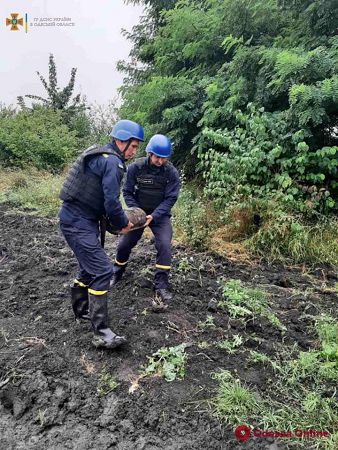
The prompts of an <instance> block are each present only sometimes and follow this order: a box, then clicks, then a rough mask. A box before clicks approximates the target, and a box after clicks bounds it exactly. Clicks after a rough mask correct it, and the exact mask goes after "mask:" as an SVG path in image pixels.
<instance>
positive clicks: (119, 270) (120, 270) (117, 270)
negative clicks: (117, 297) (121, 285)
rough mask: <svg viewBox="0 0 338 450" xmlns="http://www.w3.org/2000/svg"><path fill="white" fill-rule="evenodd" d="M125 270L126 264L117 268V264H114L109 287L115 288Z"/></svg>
mask: <svg viewBox="0 0 338 450" xmlns="http://www.w3.org/2000/svg"><path fill="white" fill-rule="evenodd" d="M126 268H127V264H125V265H124V266H119V265H117V264H114V267H113V276H112V279H111V280H110V287H113V286H115V284H117V283H118V282H119V281H121V279H122V276H123V274H124V272H125V271H126Z"/></svg>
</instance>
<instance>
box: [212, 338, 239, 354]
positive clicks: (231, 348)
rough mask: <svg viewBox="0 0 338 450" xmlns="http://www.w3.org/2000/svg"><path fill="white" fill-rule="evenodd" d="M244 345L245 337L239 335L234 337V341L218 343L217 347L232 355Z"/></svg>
mask: <svg viewBox="0 0 338 450" xmlns="http://www.w3.org/2000/svg"><path fill="white" fill-rule="evenodd" d="M242 344H243V337H242V336H240V335H239V334H235V335H234V336H232V340H224V341H221V342H218V343H217V347H218V348H221V349H222V350H226V351H227V352H228V353H230V354H231V355H232V354H233V353H235V352H236V349H237V348H238V347H240V346H241V345H242Z"/></svg>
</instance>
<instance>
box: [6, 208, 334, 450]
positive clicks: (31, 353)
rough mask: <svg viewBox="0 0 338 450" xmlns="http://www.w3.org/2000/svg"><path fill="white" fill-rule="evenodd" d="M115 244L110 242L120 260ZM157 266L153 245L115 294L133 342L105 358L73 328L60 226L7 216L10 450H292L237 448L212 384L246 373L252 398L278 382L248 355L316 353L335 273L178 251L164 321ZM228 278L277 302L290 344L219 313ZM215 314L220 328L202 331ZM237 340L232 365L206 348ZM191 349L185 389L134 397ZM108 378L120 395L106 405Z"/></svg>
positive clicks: (120, 324)
mask: <svg viewBox="0 0 338 450" xmlns="http://www.w3.org/2000/svg"><path fill="white" fill-rule="evenodd" d="M114 239H115V238H108V239H107V241H108V245H107V251H108V253H109V254H110V255H111V257H112V258H113V254H114ZM154 255H155V252H154V246H153V244H152V243H151V241H150V240H149V239H148V238H145V239H143V241H142V244H140V245H139V246H138V247H137V249H135V251H134V253H133V257H132V260H131V263H130V265H129V267H128V274H127V275H126V277H125V279H124V280H123V281H122V282H121V283H120V284H119V285H118V286H117V287H116V289H115V290H114V291H112V292H110V305H109V310H110V321H111V327H112V328H113V329H114V330H117V331H118V332H119V333H122V334H124V335H126V336H127V337H128V344H127V345H126V346H124V347H123V348H122V349H119V350H115V351H97V350H95V349H94V348H92V346H91V342H90V341H91V331H90V328H89V326H88V325H85V326H80V325H77V324H75V322H74V320H73V317H72V313H71V308H70V304H69V285H70V283H71V281H72V277H73V275H74V272H75V269H76V264H75V260H74V258H73V257H72V254H71V252H70V250H69V249H68V248H67V246H66V245H65V243H64V241H63V239H62V238H61V236H60V235H59V232H58V228H57V222H56V220H50V219H45V218H41V217H38V216H34V215H31V214H30V212H28V211H26V212H18V211H13V210H11V209H10V208H9V207H8V206H5V205H0V284H1V286H0V296H1V300H0V449H1V450H4V449H6V450H10V449H25V450H30V449H34V450H40V449H44V450H45V449H53V450H54V449H55V450H63V449H80V450H82V449H83V450H85V449H95V450H100V449H118V450H131V449H133V450H141V449H146V450H155V449H165V450H179V449H184V450H190V449H191V450H192V449H194V450H195V449H196V450H197V449H198V450H200V449H210V450H225V449H229V450H232V449H258V450H263V449H266V450H268V449H270V450H277V449H280V450H282V449H285V448H286V447H285V444H284V443H283V442H281V441H278V442H273V440H269V441H268V440H260V441H257V440H253V439H251V440H249V441H247V442H246V443H245V444H240V443H239V442H237V440H236V439H235V437H234V433H233V429H232V428H230V427H222V426H221V425H220V423H219V422H218V421H217V419H216V418H215V417H213V416H212V414H211V412H210V409H209V406H208V405H210V399H212V398H213V396H214V395H215V388H216V381H215V380H214V379H213V378H212V376H211V374H212V373H213V372H216V371H217V370H219V369H221V368H222V369H228V370H230V371H232V372H233V373H236V371H237V374H238V377H239V378H240V379H241V380H242V381H245V382H246V383H247V384H248V385H249V386H250V387H251V388H252V390H254V391H255V390H258V391H260V392H264V390H266V389H269V387H268V386H269V382H270V383H271V379H273V374H272V373H271V372H269V370H268V369H267V368H265V369H264V368H262V367H261V366H257V364H256V365H255V364H251V363H250V362H248V358H247V354H248V351H249V350H250V349H254V350H257V351H260V352H263V353H266V354H272V353H273V352H274V349H275V345H278V344H282V340H283V342H284V344H286V345H292V344H293V343H297V344H298V345H299V347H300V349H305V350H307V349H309V348H312V346H313V345H314V339H315V338H314V337H313V335H312V334H311V333H310V332H309V328H308V325H309V315H314V314H317V313H319V312H321V311H323V310H325V312H327V313H330V312H331V313H334V311H335V308H336V307H335V305H336V297H335V294H333V293H332V291H330V289H329V287H330V286H331V287H332V286H333V285H334V284H335V283H336V282H337V277H336V274H335V273H333V272H332V271H330V270H327V269H325V268H318V269H315V270H312V271H309V270H304V268H303V269H302V268H300V267H294V268H283V267H279V266H269V265H267V264H264V263H262V262H258V261H256V262H253V263H252V264H244V263H240V262H238V263H236V262H234V261H228V260H226V259H221V258H219V257H215V256H212V255H208V254H206V253H194V252H192V251H190V250H188V249H186V248H183V247H180V246H176V247H175V249H174V267H175V269H174V270H173V271H172V275H171V286H172V291H173V293H174V301H173V305H172V307H171V308H170V309H169V310H168V311H167V312H164V313H153V312H152V311H151V308H150V304H151V299H152V289H151V287H152V282H151V281H152V270H153V264H154ZM182 261H183V262H182ZM220 276H223V277H225V278H226V279H230V278H236V279H240V280H242V281H243V282H245V283H248V284H249V285H250V286H258V287H260V288H263V289H265V290H267V291H269V293H270V295H271V301H272V304H273V310H274V312H275V313H276V314H277V315H278V317H279V318H280V319H281V320H282V322H283V323H284V324H285V325H286V326H287V332H286V333H285V336H284V337H283V336H282V334H281V332H280V331H279V330H278V329H276V328H274V327H272V326H270V325H269V324H268V323H262V321H257V322H255V323H249V324H248V325H247V327H246V328H245V329H243V327H242V325H241V323H239V322H238V321H236V320H230V319H229V317H228V315H227V314H226V313H225V312H224V311H217V310H216V311H210V310H209V309H208V303H209V302H210V300H211V299H212V298H215V299H219V298H220V287H219V284H218V283H217V279H218V278H219V277H220ZM207 315H212V316H213V320H214V323H215V327H212V328H207V327H206V328H203V327H202V328H201V327H200V326H198V323H199V321H201V322H203V321H205V320H206V317H207ZM234 334H241V335H242V336H244V337H245V339H246V342H245V344H244V346H243V348H242V349H241V351H240V352H237V353H236V354H233V355H229V354H228V353H226V352H225V351H224V350H222V349H219V348H217V347H216V346H215V345H211V346H210V347H209V348H204V349H201V348H199V347H198V346H197V343H199V342H203V341H204V342H208V343H214V342H217V341H219V340H221V339H224V338H227V337H231V336H232V335H234ZM253 337H254V338H253ZM182 342H185V343H188V344H189V346H188V347H187V350H186V351H187V354H188V360H187V364H186V369H185V378H184V380H182V381H181V380H175V381H173V382H171V383H169V382H166V381H165V380H164V379H162V378H156V377H155V378H154V377H153V378H147V379H142V380H140V381H139V384H138V386H137V385H136V389H135V390H134V392H130V387H131V386H132V385H135V380H136V379H137V378H138V376H139V373H140V372H139V370H140V366H141V365H143V364H145V363H146V362H147V356H150V355H151V354H152V353H153V352H155V351H156V350H158V349H159V348H160V347H162V346H173V345H178V344H180V343H182ZM102 370H106V371H107V372H108V373H110V374H112V375H113V376H114V377H115V379H116V380H117V381H118V383H119V385H118V387H117V388H116V389H115V390H114V391H112V392H110V393H108V394H107V395H105V396H102V397H100V396H98V394H97V385H98V379H99V376H100V373H102Z"/></svg>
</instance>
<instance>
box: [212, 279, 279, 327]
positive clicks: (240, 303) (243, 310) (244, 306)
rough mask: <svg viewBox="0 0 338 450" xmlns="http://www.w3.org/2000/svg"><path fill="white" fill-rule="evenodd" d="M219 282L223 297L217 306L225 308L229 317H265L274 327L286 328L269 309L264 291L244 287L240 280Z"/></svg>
mask: <svg viewBox="0 0 338 450" xmlns="http://www.w3.org/2000/svg"><path fill="white" fill-rule="evenodd" d="M220 283H221V285H222V294H223V299H222V300H221V301H220V302H219V303H218V306H219V307H221V308H223V309H226V310H227V311H228V312H229V314H230V317H233V318H237V317H246V318H252V317H256V316H260V317H265V318H267V319H268V321H269V322H270V323H271V324H272V325H273V326H275V327H276V328H279V329H280V330H282V331H285V330H286V327H285V326H284V325H283V324H282V323H281V322H280V320H279V319H278V317H277V316H276V315H275V314H273V312H272V311H271V310H270V308H269V305H268V303H267V298H266V293H265V292H264V291H261V290H259V289H253V288H247V287H244V286H243V285H242V283H241V281H240V280H229V281H224V280H220Z"/></svg>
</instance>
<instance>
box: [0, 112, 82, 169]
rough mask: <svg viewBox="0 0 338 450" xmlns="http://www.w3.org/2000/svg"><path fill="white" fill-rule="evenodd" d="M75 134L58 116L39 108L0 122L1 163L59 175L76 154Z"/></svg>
mask: <svg viewBox="0 0 338 450" xmlns="http://www.w3.org/2000/svg"><path fill="white" fill-rule="evenodd" d="M76 149H77V139H76V132H75V131H70V130H69V129H68V127H67V126H66V125H63V124H62V118H61V113H60V112H58V111H53V110H51V109H48V108H43V107H41V108H40V107H39V108H36V109H34V110H33V111H32V112H26V111H23V112H19V113H18V114H16V115H15V116H13V117H4V118H0V160H2V163H3V164H4V165H7V166H16V167H26V166H27V165H33V166H35V167H37V168H38V169H44V170H51V171H59V170H60V169H62V168H63V166H64V165H65V164H66V163H67V162H69V161H70V160H71V159H72V158H73V157H74V155H75V154H76Z"/></svg>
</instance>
